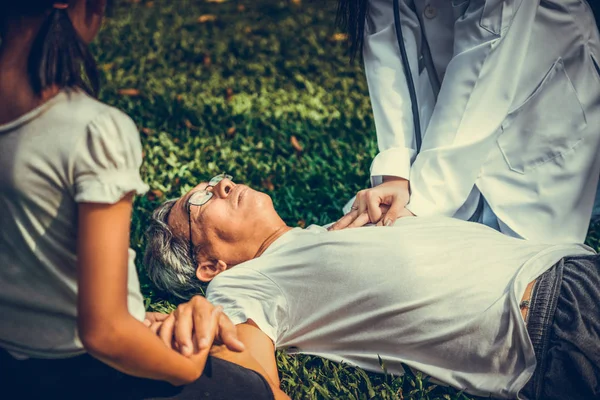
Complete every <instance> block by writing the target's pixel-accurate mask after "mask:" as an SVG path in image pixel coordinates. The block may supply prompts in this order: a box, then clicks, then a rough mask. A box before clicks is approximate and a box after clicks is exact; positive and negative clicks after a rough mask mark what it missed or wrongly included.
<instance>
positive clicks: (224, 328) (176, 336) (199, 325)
mask: <svg viewBox="0 0 600 400" xmlns="http://www.w3.org/2000/svg"><path fill="white" fill-rule="evenodd" d="M215 324H216V327H215V326H214V325H215ZM211 332H214V341H215V343H223V344H224V345H225V346H227V348H228V349H229V350H231V351H238V352H239V351H243V350H244V344H243V343H242V342H241V341H240V340H238V338H237V331H236V328H235V325H233V323H232V322H231V321H230V320H229V318H227V316H226V315H225V314H223V313H222V308H221V307H215V306H213V305H212V304H210V302H209V301H208V300H206V299H205V298H204V297H202V296H194V297H193V298H192V299H191V300H190V301H188V302H187V303H182V304H180V305H179V306H178V307H177V309H176V310H175V311H174V312H173V313H171V314H170V315H169V316H168V317H167V318H166V319H165V320H164V321H163V322H162V325H161V326H160V328H159V329H158V335H159V336H160V338H161V339H162V341H163V342H164V343H165V345H167V346H168V347H170V348H174V349H176V350H178V351H179V352H180V353H181V354H183V355H184V356H188V357H189V356H191V355H193V354H195V353H197V352H199V351H201V350H204V349H207V348H208V347H210V345H211V343H212V342H213V337H209V336H210V335H211Z"/></svg>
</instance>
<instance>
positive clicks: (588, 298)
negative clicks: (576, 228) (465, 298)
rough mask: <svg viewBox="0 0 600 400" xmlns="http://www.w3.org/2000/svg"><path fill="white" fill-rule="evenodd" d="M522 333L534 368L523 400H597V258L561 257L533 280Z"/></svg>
mask: <svg viewBox="0 0 600 400" xmlns="http://www.w3.org/2000/svg"><path fill="white" fill-rule="evenodd" d="M527 331H528V332H529V337H530V338H531V342H532V343H533V347H534V351H535V356H536V359H537V366H536V369H535V372H534V374H533V377H532V378H531V379H530V381H529V382H528V383H527V384H526V385H525V387H524V388H523V390H522V391H521V397H523V398H525V399H531V400H533V399H544V400H554V399H556V400H571V399H573V400H588V399H589V400H592V399H600V255H594V256H581V257H566V258H564V259H563V260H561V261H559V262H558V263H557V264H556V265H555V266H554V267H552V268H551V269H550V270H548V271H546V272H545V273H544V274H542V275H541V276H540V277H539V278H538V279H537V281H536V284H535V287H534V290H533V294H532V299H531V308H530V309H529V317H528V321H527Z"/></svg>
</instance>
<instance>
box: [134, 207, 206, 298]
mask: <svg viewBox="0 0 600 400" xmlns="http://www.w3.org/2000/svg"><path fill="white" fill-rule="evenodd" d="M177 200H178V199H171V200H167V201H166V202H164V203H163V204H161V205H160V206H159V207H158V208H157V209H156V210H154V212H153V213H152V218H151V219H150V226H149V227H148V229H147V230H146V238H147V239H148V243H147V245H146V253H145V255H144V265H145V267H146V272H147V273H148V277H149V278H150V280H151V281H152V282H153V283H154V284H155V285H156V287H157V288H158V289H160V290H162V291H165V292H169V293H172V294H173V295H175V296H177V297H179V298H181V299H184V300H188V299H190V298H191V297H193V296H194V295H197V294H204V288H205V287H206V284H205V283H203V282H202V281H200V280H199V279H198V278H197V277H196V265H195V264H194V262H193V260H192V259H190V244H189V240H188V238H182V237H180V236H177V235H175V234H174V233H173V230H172V229H171V227H170V226H169V225H168V223H167V221H168V218H169V213H170V212H171V209H172V208H173V205H174V204H175V202H176V201H177ZM194 250H196V249H194ZM194 254H196V252H195V251H194Z"/></svg>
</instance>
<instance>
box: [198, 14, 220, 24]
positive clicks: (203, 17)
mask: <svg viewBox="0 0 600 400" xmlns="http://www.w3.org/2000/svg"><path fill="white" fill-rule="evenodd" d="M216 20H217V16H216V15H214V14H204V15H201V16H199V17H198V22H200V23H201V24H203V23H205V22H212V21H216Z"/></svg>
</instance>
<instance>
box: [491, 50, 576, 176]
mask: <svg viewBox="0 0 600 400" xmlns="http://www.w3.org/2000/svg"><path fill="white" fill-rule="evenodd" d="M586 127H587V121H586V117H585V113H584V111H583V107H582V106H581V102H580V101H579V98H578V97H577V92H576V91H575V88H574V87H573V84H572V82H571V80H570V79H569V77H568V75H567V72H566V71H565V65H564V62H563V60H562V58H559V59H558V60H557V61H556V62H555V63H554V64H553V65H552V68H550V70H549V71H548V73H547V74H546V76H545V77H544V79H543V80H542V82H541V83H540V84H539V85H538V87H537V88H536V89H535V90H534V91H533V93H532V94H531V95H530V96H529V97H528V98H527V99H526V100H525V102H524V103H523V104H522V105H521V106H519V107H518V108H517V109H515V110H514V111H512V112H510V113H509V114H508V116H507V117H506V119H505V120H504V122H503V123H502V126H501V130H502V132H501V134H500V136H499V137H498V146H499V147H500V151H501V152H502V155H503V156H504V159H505V160H506V163H507V164H508V166H509V168H510V169H511V170H512V171H514V172H517V173H520V174H525V173H527V172H528V171H532V170H534V169H536V168H538V167H540V166H541V165H543V164H545V163H547V162H549V161H551V160H555V161H557V162H561V163H563V162H566V161H565V160H562V159H557V158H558V157H564V156H565V155H566V154H567V153H569V152H571V151H572V149H573V148H574V147H575V146H577V144H578V143H579V142H580V141H581V139H582V135H583V131H584V130H585V128H586Z"/></svg>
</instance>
